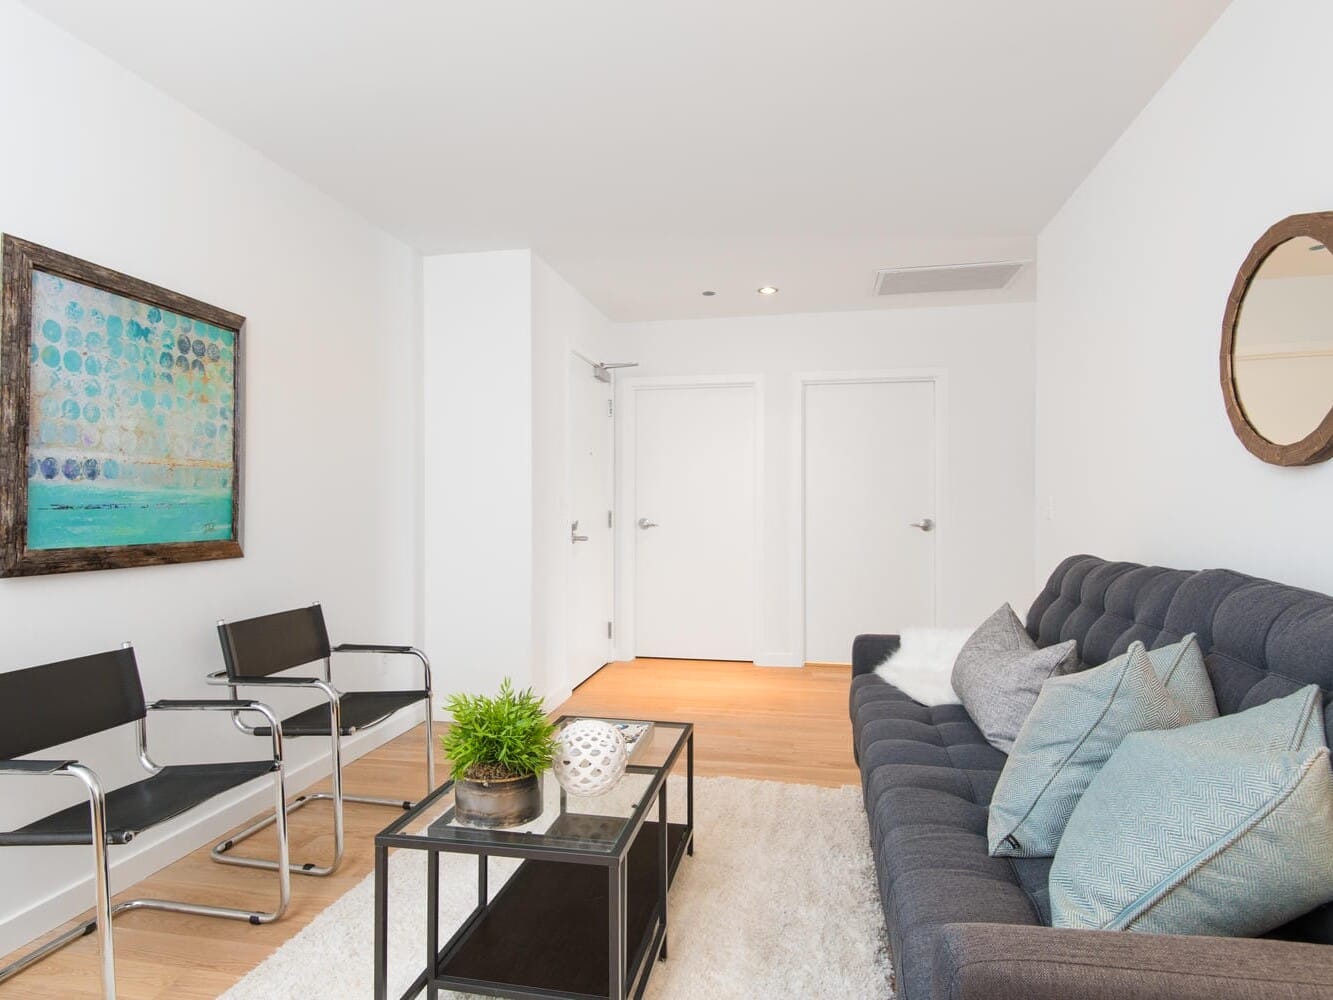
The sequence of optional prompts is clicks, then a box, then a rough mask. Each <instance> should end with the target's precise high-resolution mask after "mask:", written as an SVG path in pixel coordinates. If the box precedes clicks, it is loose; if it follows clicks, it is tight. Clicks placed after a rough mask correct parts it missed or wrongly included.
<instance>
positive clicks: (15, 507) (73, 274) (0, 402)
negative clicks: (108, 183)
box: [0, 234, 245, 577]
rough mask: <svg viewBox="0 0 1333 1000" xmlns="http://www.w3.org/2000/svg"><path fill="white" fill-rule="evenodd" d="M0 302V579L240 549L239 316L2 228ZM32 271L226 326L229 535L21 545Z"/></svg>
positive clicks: (226, 555)
mask: <svg viewBox="0 0 1333 1000" xmlns="http://www.w3.org/2000/svg"><path fill="white" fill-rule="evenodd" d="M0 239H3V265H2V267H0V272H2V275H3V291H2V293H0V294H2V295H3V301H2V302H0V442H2V444H0V577H15V576H35V575H40V574H47V573H71V572H77V571H81V570H98V569H121V568H126V567H132V566H152V565H161V564H170V563H184V562H197V561H201V560H211V559H235V558H239V557H241V556H242V555H243V554H244V553H243V550H242V497H243V495H244V493H243V486H244V484H243V469H244V466H243V461H242V459H243V451H244V449H243V441H244V419H243V418H244V413H245V407H244V400H245V394H244V388H243V372H244V365H243V359H244V351H243V344H244V337H245V317H244V316H240V315H238V314H236V313H233V312H229V311H228V310H225V309H220V308H218V307H217V306H212V305H209V304H208V303H206V302H200V301H199V300H198V299H193V298H190V297H189V296H186V295H181V294H179V293H177V292H173V291H170V290H168V289H166V288H161V287H159V286H157V285H154V284H150V283H149V282H147V281H143V280H141V279H139V278H134V277H131V276H129V275H127V274H122V273H120V272H118V271H113V270H111V269H109V268H105V267H101V266H99V265H97V264H92V263H89V262H88V261H85V260H80V259H79V258H77V257H72V256H70V255H68V254H64V253H60V252H59V251H56V250H52V249H50V248H48V247H44V246H40V245H38V244H36V243H30V242H28V241H27V240H22V239H18V238H16V237H13V236H10V235H8V234H5V235H4V236H3V237H0ZM34 271H38V272H42V273H45V274H50V275H54V276H56V277H58V278H62V279H69V280H72V281H76V282H79V283H81V284H83V285H88V286H91V287H93V288H96V289H101V290H103V291H106V292H111V293H113V294H116V295H121V296H124V297H125V298H128V299H133V300H135V301H137V302H141V303H144V304H146V305H149V306H155V307H157V308H159V309H164V310H169V311H170V312H172V313H175V314H177V315H178V316H182V317H185V318H188V319H190V320H199V321H202V322H204V323H207V324H210V325H212V326H215V327H217V328H219V329H220V330H226V331H230V332H231V333H232V334H233V335H234V338H235V341H234V348H233V351H234V360H233V376H232V378H233V383H232V396H233V406H234V412H233V413H232V422H231V427H232V461H233V467H232V475H231V537H230V538H229V539H226V540H215V541H189V542H160V543H146V544H134V545H114V546H97V547H83V548H45V549H30V548H28V538H29V536H28V485H29V469H28V455H29V435H30V431H31V428H30V426H29V424H30V403H31V392H32V387H31V385H30V382H29V380H30V376H31V362H30V344H31V343H32V337H33V331H32V320H33V301H32V297H33V273H34Z"/></svg>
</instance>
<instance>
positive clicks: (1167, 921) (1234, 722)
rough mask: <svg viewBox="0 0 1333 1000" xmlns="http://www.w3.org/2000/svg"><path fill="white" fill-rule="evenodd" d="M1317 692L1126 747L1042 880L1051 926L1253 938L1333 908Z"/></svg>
mask: <svg viewBox="0 0 1333 1000" xmlns="http://www.w3.org/2000/svg"><path fill="white" fill-rule="evenodd" d="M1321 707H1322V701H1321V699H1320V698H1319V692H1318V689H1317V688H1308V689H1305V690H1302V691H1299V692H1297V693H1296V694H1294V695H1291V696H1289V697H1287V698H1281V699H1277V700H1276V701H1272V702H1269V703H1267V704H1266V705H1261V706H1259V707H1258V708H1255V709H1251V710H1249V711H1247V712H1241V713H1238V714H1236V715H1231V716H1224V717H1222V718H1220V719H1217V720H1214V721H1212V722H1205V723H1200V724H1199V725H1196V726H1187V727H1185V728H1183V729H1176V730H1172V731H1169V732H1141V733H1135V734H1132V735H1130V736H1128V737H1126V738H1125V740H1124V742H1123V743H1122V744H1121V746H1120V749H1118V750H1117V751H1116V752H1115V754H1114V755H1113V756H1112V758H1111V760H1110V761H1109V762H1108V763H1107V764H1106V766H1105V767H1104V768H1103V769H1102V771H1101V773H1100V774H1098V776H1097V778H1096V779H1095V780H1094V781H1093V783H1092V785H1091V786H1090V787H1089V788H1088V790H1087V792H1086V793H1085V794H1084V796H1083V798H1082V800H1081V801H1080V803H1079V805H1078V808H1077V809H1076V810H1075V811H1074V815H1073V817H1072V818H1071V819H1070V821H1069V824H1068V826H1067V827H1066V829H1065V834H1064V838H1063V839H1062V840H1061V842H1060V848H1059V850H1058V851H1057V852H1056V855H1055V861H1054V863H1053V864H1052V867H1051V876H1050V890H1051V916H1052V922H1053V923H1054V924H1055V926H1057V927H1080V928H1093V929H1106V930H1137V931H1146V932H1151V933H1156V934H1211V935H1229V936H1240V935H1256V934H1263V933H1265V932H1266V931H1269V930H1272V929H1273V928H1275V927H1280V926H1281V925H1283V924H1285V923H1287V922H1288V921H1290V920H1292V919H1294V918H1296V917H1298V916H1300V915H1301V914H1303V913H1306V912H1308V911H1309V910H1312V909H1314V908H1315V907H1316V906H1320V905H1322V904H1323V903H1326V902H1328V901H1330V900H1333V771H1331V770H1330V768H1329V753H1328V748H1327V747H1326V746H1325V745H1324V732H1323V723H1322V720H1321V715H1320V710H1321Z"/></svg>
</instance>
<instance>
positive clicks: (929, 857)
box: [851, 674, 1049, 997]
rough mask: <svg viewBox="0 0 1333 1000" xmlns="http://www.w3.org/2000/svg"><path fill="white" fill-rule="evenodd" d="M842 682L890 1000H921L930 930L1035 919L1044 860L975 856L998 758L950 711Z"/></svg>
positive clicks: (885, 689)
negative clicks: (891, 969)
mask: <svg viewBox="0 0 1333 1000" xmlns="http://www.w3.org/2000/svg"><path fill="white" fill-rule="evenodd" d="M852 683H853V689H852V699H851V701H852V722H853V736H854V739H855V741H856V743H855V745H856V747H857V748H858V751H859V754H860V761H861V780H862V787H863V789H864V791H865V802H866V817H867V820H868V821H869V825H870V843H871V848H872V850H873V853H874V857H875V869H876V872H877V875H878V881H879V892H880V898H881V899H882V900H883V903H884V913H885V917H886V922H887V924H888V930H889V942H890V947H891V948H892V949H893V954H894V956H895V958H894V963H895V967H896V968H897V970H898V977H899V995H901V996H905V997H917V996H923V997H924V996H929V995H930V994H929V992H928V979H929V976H930V970H931V953H932V949H933V948H934V945H935V941H936V938H937V936H938V932H939V928H940V927H941V926H943V925H944V924H946V923H953V922H958V921H976V920H987V919H993V920H997V921H1000V922H1003V923H1018V924H1029V925H1031V924H1036V923H1039V922H1041V921H1042V920H1043V918H1044V916H1045V914H1046V913H1048V912H1049V904H1048V903H1047V902H1046V900H1045V898H1044V892H1045V882H1046V878H1045V868H1046V867H1048V866H1049V863H1048V862H1047V861H1045V860H1044V859H1043V860H1042V861H1041V862H1038V866H1039V867H1042V868H1043V870H1042V871H1040V872H1039V871H1037V868H1034V867H1029V868H1027V869H1025V868H1024V865H1023V863H1021V862H1020V861H1019V860H1018V859H1011V858H992V857H990V856H989V854H988V853H987V851H986V824H987V816H988V810H987V807H988V806H989V804H990V800H991V796H992V794H993V793H994V790H995V784H996V782H997V781H998V780H999V777H1000V772H1001V771H1002V770H1003V769H1004V763H1005V760H1006V759H1007V758H1006V757H1005V755H1004V753H1002V752H1001V751H999V750H997V749H996V748H995V747H993V746H991V745H990V744H989V743H988V742H986V739H985V737H984V736H982V735H981V731H980V730H979V729H978V728H977V727H976V725H975V724H974V723H973V722H972V720H971V719H970V718H969V717H968V715H967V713H966V712H965V711H964V710H963V709H962V708H961V706H958V705H941V706H937V707H934V708H930V707H927V706H925V705H920V704H917V703H916V702H914V701H912V700H911V699H910V698H908V697H907V696H906V695H904V694H903V693H902V692H901V691H899V690H898V689H897V688H895V687H893V686H892V685H891V684H889V683H887V682H886V681H885V680H884V679H883V678H880V677H878V676H875V675H873V674H872V675H867V676H865V677H858V678H857V679H856V680H854V681H853V682H852ZM1039 894H1041V895H1039Z"/></svg>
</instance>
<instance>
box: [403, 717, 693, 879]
mask: <svg viewBox="0 0 1333 1000" xmlns="http://www.w3.org/2000/svg"><path fill="white" fill-rule="evenodd" d="M580 718H590V717H589V716H577V715H571V716H562V717H561V718H560V719H558V720H556V722H557V725H561V726H563V725H564V724H565V723H567V722H573V721H575V720H576V719H580ZM603 721H606V722H612V723H615V722H630V723H633V722H637V721H639V720H621V719H604V720H603ZM651 726H652V728H651V730H650V731H649V732H648V733H646V734H645V735H644V736H643V737H642V738H640V740H639V741H638V743H637V744H636V745H635V747H634V748H633V749H632V751H631V753H630V758H629V765H628V767H627V768H626V771H625V776H624V777H623V778H622V779H621V780H620V781H619V782H618V783H617V784H616V785H615V787H614V788H612V789H611V790H610V791H608V792H606V793H605V794H603V795H597V796H583V795H571V794H569V793H567V792H565V791H564V789H562V788H561V787H560V783H559V782H558V781H557V780H556V778H555V775H554V774H553V773H552V772H551V771H547V772H546V773H545V774H543V775H542V776H541V777H540V778H539V779H538V780H539V781H540V783H541V794H542V811H541V814H540V815H539V816H538V817H537V818H536V819H534V820H532V821H530V822H528V823H524V824H523V825H521V826H511V827H505V828H504V829H486V828H480V827H474V826H469V825H467V824H465V823H463V822H461V821H460V820H459V819H458V817H457V815H456V813H455V811H454V794H453V782H452V781H449V782H446V783H445V784H444V786H442V787H441V788H439V789H437V790H436V791H435V792H434V793H432V794H431V795H430V796H429V797H428V798H427V799H425V800H424V801H423V802H421V803H420V804H419V805H417V806H416V807H415V808H414V809H412V810H411V811H410V812H408V813H407V814H406V815H405V816H404V817H403V818H402V819H400V820H398V822H396V823H394V824H392V825H391V826H390V827H388V828H387V829H385V830H384V832H383V833H382V834H380V838H384V839H387V840H390V841H391V842H392V846H399V847H412V846H418V847H427V846H432V845H433V846H436V847H439V846H442V845H444V844H448V845H451V846H452V847H453V848H454V849H456V850H464V851H468V850H476V851H478V852H484V851H486V850H487V849H488V848H490V849H494V850H496V851H497V853H503V852H504V850H505V848H511V849H515V848H516V849H520V850H539V851H548V850H549V851H560V852H570V853H580V854H585V853H590V854H616V853H619V851H620V850H621V849H622V848H623V847H624V846H625V842H626V838H627V836H628V834H629V833H631V832H632V831H633V830H634V828H636V827H637V826H638V823H639V821H640V820H641V819H642V818H643V814H644V812H645V811H648V810H649V808H650V807H651V809H652V810H654V811H655V810H656V796H657V790H658V787H659V786H660V785H661V783H662V782H663V781H665V778H666V772H667V771H668V770H670V768H671V766H674V765H675V764H677V763H683V762H684V757H683V754H682V752H681V751H682V748H683V747H684V745H685V743H686V741H687V739H688V737H689V735H690V732H691V731H692V729H693V726H692V725H690V724H689V723H683V722H653V723H651ZM413 841H416V842H418V843H413Z"/></svg>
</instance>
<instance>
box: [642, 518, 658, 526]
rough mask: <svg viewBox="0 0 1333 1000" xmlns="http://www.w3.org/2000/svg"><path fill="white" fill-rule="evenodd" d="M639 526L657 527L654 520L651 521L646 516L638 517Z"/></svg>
mask: <svg viewBox="0 0 1333 1000" xmlns="http://www.w3.org/2000/svg"><path fill="white" fill-rule="evenodd" d="M639 527H640V528H656V527H657V524H656V523H655V522H653V521H650V520H648V518H646V517H641V518H639Z"/></svg>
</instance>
